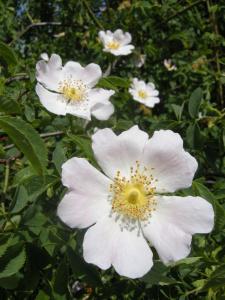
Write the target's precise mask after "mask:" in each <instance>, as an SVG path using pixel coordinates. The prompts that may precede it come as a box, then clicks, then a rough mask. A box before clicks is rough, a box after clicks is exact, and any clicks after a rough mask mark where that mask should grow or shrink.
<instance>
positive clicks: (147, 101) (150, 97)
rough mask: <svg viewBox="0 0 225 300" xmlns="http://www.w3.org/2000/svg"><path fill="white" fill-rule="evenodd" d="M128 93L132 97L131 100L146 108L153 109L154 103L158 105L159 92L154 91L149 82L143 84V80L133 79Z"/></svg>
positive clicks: (153, 86) (152, 85)
mask: <svg viewBox="0 0 225 300" xmlns="http://www.w3.org/2000/svg"><path fill="white" fill-rule="evenodd" d="M129 93H130V94H131V95H132V96H133V99H134V100H136V101H138V102H140V103H142V104H144V105H146V106H148V107H154V106H155V104H156V103H159V101H160V100H159V97H158V95H159V92H158V91H157V90H156V89H155V85H154V84H153V83H151V82H149V83H145V82H144V81H143V80H138V79H137V78H134V79H133V82H132V84H131V87H130V88H129Z"/></svg>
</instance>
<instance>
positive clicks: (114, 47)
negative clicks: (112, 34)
mask: <svg viewBox="0 0 225 300" xmlns="http://www.w3.org/2000/svg"><path fill="white" fill-rule="evenodd" d="M107 47H108V48H109V49H112V50H117V49H118V48H119V47H120V43H118V42H117V41H115V40H113V41H111V42H109V43H108V44H107Z"/></svg>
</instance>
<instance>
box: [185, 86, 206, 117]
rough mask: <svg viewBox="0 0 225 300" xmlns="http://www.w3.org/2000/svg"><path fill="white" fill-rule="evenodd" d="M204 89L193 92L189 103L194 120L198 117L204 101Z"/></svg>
mask: <svg viewBox="0 0 225 300" xmlns="http://www.w3.org/2000/svg"><path fill="white" fill-rule="evenodd" d="M202 95H203V94H202V89H201V88H200V87H198V88H197V89H195V90H194V91H193V93H192V94H191V96H190V98H189V102H188V111H189V114H190V116H191V117H192V118H196V117H197V116H198V111H199V107H200V104H201V101H202Z"/></svg>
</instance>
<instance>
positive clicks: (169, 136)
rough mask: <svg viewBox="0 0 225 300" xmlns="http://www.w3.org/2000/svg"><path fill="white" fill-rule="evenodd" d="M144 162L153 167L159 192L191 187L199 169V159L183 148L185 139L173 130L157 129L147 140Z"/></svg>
mask: <svg viewBox="0 0 225 300" xmlns="http://www.w3.org/2000/svg"><path fill="white" fill-rule="evenodd" d="M142 162H143V164H144V165H145V166H146V167H149V168H153V170H152V171H151V173H152V175H153V177H154V178H155V179H157V180H158V182H157V183H155V186H156V190H157V192H174V191H176V190H178V189H181V188H187V187H190V186H191V184H192V180H193V177H194V174H195V172H196V169H197V166H198V164H197V161H196V160H195V158H194V157H192V156H191V155H190V154H189V153H188V152H185V151H184V149H183V140H182V139H181V137H180V135H179V134H178V133H174V132H173V131H171V130H160V131H155V132H154V134H153V137H152V138H151V139H150V140H149V141H148V142H147V144H146V146H145V149H144V154H143V160H142Z"/></svg>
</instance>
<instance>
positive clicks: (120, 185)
mask: <svg viewBox="0 0 225 300" xmlns="http://www.w3.org/2000/svg"><path fill="white" fill-rule="evenodd" d="M149 171H150V170H149V169H147V168H144V169H143V171H141V170H140V164H139V162H138V161H137V162H136V167H135V169H134V168H133V167H131V169H130V178H129V179H126V178H125V177H122V176H121V174H120V171H118V172H117V173H116V176H115V178H114V182H113V184H111V186H110V191H111V193H112V195H113V196H112V211H113V212H117V213H118V214H120V215H123V216H125V217H128V218H130V219H133V220H140V221H145V220H147V219H148V218H149V217H150V216H151V213H152V211H154V210H155V206H156V200H155V198H154V194H155V187H154V186H153V184H154V182H156V181H157V180H154V179H153V176H152V175H151V174H150V172H149Z"/></svg>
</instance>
